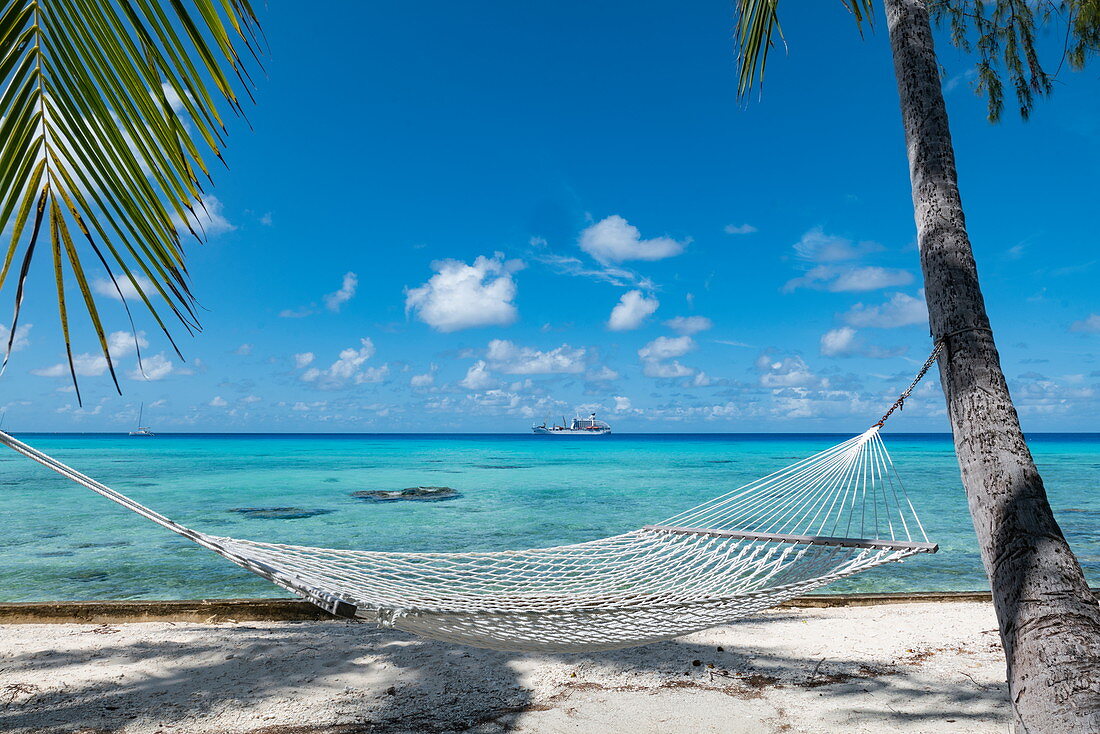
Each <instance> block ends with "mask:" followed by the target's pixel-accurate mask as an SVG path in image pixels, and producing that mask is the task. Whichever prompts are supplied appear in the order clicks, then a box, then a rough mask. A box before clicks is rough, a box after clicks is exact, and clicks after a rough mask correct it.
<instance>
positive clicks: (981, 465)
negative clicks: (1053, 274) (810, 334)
mask: <svg viewBox="0 0 1100 734" xmlns="http://www.w3.org/2000/svg"><path fill="white" fill-rule="evenodd" d="M885 5H886V16H887V22H888V25H889V29H890V44H891V47H892V50H893V56H894V71H895V74H896V76H897V83H898V94H899V95H900V97H901V111H902V121H903V124H904V126H905V138H906V143H907V148H908V155H909V174H910V178H911V181H912V186H913V208H914V211H915V217H916V223H917V242H918V245H919V247H920V261H921V268H922V269H923V271H924V283H925V297H926V298H927V301H928V316H929V322H930V325H931V329H932V334H933V335H934V336H935V337H936V338H941V337H945V336H946V337H947V342H946V346H945V349H944V352H943V356H941V358H940V380H941V383H942V385H943V391H944V396H945V397H946V398H947V410H948V416H949V418H950V420H951V429H952V431H953V433H954V437H955V451H956V453H957V455H958V458H959V466H960V468H961V471H962V482H963V486H964V487H965V488H966V494H967V499H968V501H969V503H970V514H971V516H972V517H973V520H974V529H975V531H976V532H977V535H978V542H979V544H980V545H981V551H982V561H983V562H984V564H985V568H986V572H987V573H988V574H989V579H990V583H991V585H992V590H993V603H994V605H995V607H996V610H997V619H998V622H999V624H1000V632H1001V642H1002V644H1003V645H1004V650H1005V657H1006V658H1007V661H1008V683H1009V692H1010V695H1011V699H1012V702H1013V705H1014V708H1015V713H1016V727H1017V731H1026V732H1043V733H1044V734H1047V733H1050V732H1086V731H1094V732H1100V606H1098V605H1097V601H1096V598H1095V597H1094V596H1093V595H1092V593H1091V592H1090V591H1089V588H1088V584H1087V583H1086V582H1085V577H1084V574H1083V573H1082V572H1081V566H1080V564H1078V562H1077V559H1076V558H1075V557H1074V555H1073V553H1072V552H1071V551H1070V548H1069V545H1068V544H1067V543H1066V540H1065V537H1064V536H1063V535H1062V531H1061V529H1060V528H1059V527H1058V523H1057V522H1056V521H1055V519H1054V514H1053V513H1052V512H1051V509H1050V503H1049V502H1048V501H1047V495H1046V490H1045V489H1044V487H1043V480H1042V478H1041V477H1040V476H1039V472H1038V471H1037V470H1036V468H1035V462H1034V461H1033V460H1032V457H1031V452H1030V451H1029V450H1028V447H1027V444H1026V443H1025V442H1024V435H1023V432H1022V431H1021V430H1020V421H1019V418H1018V416H1017V414H1016V409H1015V407H1014V406H1013V405H1012V398H1011V397H1010V396H1009V393H1008V385H1007V384H1006V383H1005V377H1004V373H1002V372H1001V365H1000V357H999V355H998V354H997V348H996V346H995V345H994V343H993V333H992V332H991V331H990V330H989V318H988V316H987V315H986V310H985V301H984V299H983V298H982V292H981V287H980V286H979V283H978V273H977V269H976V267H975V264H974V255H973V252H972V251H971V248H970V240H969V238H968V237H967V234H966V222H965V220H964V218H963V210H962V201H961V200H960V198H959V189H958V180H957V177H956V172H955V155H954V150H953V149H952V146H951V133H950V130H949V128H948V123H947V110H946V108H945V106H944V100H943V93H942V91H941V87H940V76H939V68H938V64H937V62H936V52H935V48H934V45H933V41H932V27H931V23H930V22H929V17H928V9H927V7H926V5H925V0H885Z"/></svg>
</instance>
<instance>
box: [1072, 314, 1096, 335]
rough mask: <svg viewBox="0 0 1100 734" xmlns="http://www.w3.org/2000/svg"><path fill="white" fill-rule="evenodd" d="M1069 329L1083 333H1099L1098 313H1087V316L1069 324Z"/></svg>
mask: <svg viewBox="0 0 1100 734" xmlns="http://www.w3.org/2000/svg"><path fill="white" fill-rule="evenodd" d="M1069 330H1070V331H1077V332H1081V333H1083V334H1100V314H1095V313H1093V314H1089V316H1088V318H1084V319H1081V320H1080V321H1074V322H1073V323H1072V324H1070V327H1069Z"/></svg>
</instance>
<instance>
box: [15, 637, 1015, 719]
mask: <svg viewBox="0 0 1100 734" xmlns="http://www.w3.org/2000/svg"><path fill="white" fill-rule="evenodd" d="M767 619H768V617H767V616H764V617H761V618H756V619H755V620H750V622H753V623H756V624H759V623H760V622H761V621H765V620H767ZM796 621H797V620H793V619H788V618H783V619H777V620H774V621H772V622H769V625H771V624H779V625H781V627H780V631H781V632H784V631H785V628H784V627H782V625H785V624H788V623H789V624H791V625H793V624H795V623H796ZM196 628H197V626H196V625H186V624H180V625H176V626H166V625H120V626H118V627H113V628H112V627H100V628H92V627H90V626H87V625H83V626H69V625H51V626H36V627H34V629H35V630H36V635H39V636H40V637H39V639H38V640H37V641H36V642H37V644H28V645H15V646H14V648H13V647H10V646H9V647H8V649H7V650H0V731H4V732H13V731H16V732H17V731H34V732H54V731H66V732H72V731H81V732H89V731H90V732H111V731H115V730H118V729H122V728H123V727H134V730H135V731H150V732H153V731H158V730H159V729H160V728H161V727H163V728H164V730H165V731H167V730H174V731H187V732H198V731H212V730H213V731H218V730H220V731H233V732H241V731H251V732H257V731H259V732H265V733H267V734H276V733H278V734H306V733H308V734H314V733H320V732H327V733H332V734H350V733H351V732H371V733H377V732H501V731H511V730H513V729H515V728H516V727H517V726H518V725H519V719H520V717H521V716H524V717H531V716H535V717H537V716H538V715H539V714H538V713H537V712H551V711H553V710H554V709H558V710H559V711H558V713H559V714H560V716H561V717H562V718H561V719H560V721H561V722H568V721H569V718H568V717H569V716H571V715H574V713H575V709H576V706H579V705H581V704H580V703H578V701H581V700H582V699H587V700H588V701H589V702H592V701H593V699H597V700H596V701H595V702H594V703H593V704H592V705H596V706H600V705H603V704H604V703H605V702H606V699H608V698H609V697H613V696H615V695H622V694H629V693H632V692H633V693H638V694H641V695H645V696H648V698H647V699H646V700H650V701H652V702H653V704H652V705H653V706H657V707H660V706H668V705H672V704H671V703H670V702H668V701H664V699H663V698H662V696H665V695H673V694H675V695H678V696H689V697H691V698H689V699H687V700H686V701H685V700H684V699H677V700H678V701H679V703H676V704H674V705H677V706H679V707H680V708H685V707H686V708H692V703H691V702H692V701H694V700H697V699H696V698H695V697H701V698H700V699H698V700H699V704H700V705H701V706H704V705H705V706H707V707H708V709H709V713H708V714H707V716H712V717H713V719H711V720H713V721H714V724H715V727H716V728H713V729H709V728H705V729H703V730H704V731H706V730H711V731H723V730H726V731H733V730H740V729H729V728H726V729H724V728H723V726H722V722H723V721H725V722H726V723H727V724H729V723H731V722H732V719H730V718H729V715H733V713H735V712H737V711H741V713H742V714H746V715H748V716H750V717H752V718H753V720H754V721H756V722H761V718H760V717H767V718H768V719H769V722H768V723H767V725H766V726H765V725H764V723H763V722H761V728H760V729H759V731H773V730H774V731H784V730H786V731H803V730H804V729H803V728H802V727H801V726H800V725H799V724H798V723H797V722H794V723H791V722H790V720H789V719H788V720H787V723H784V717H785V716H786V715H787V712H786V711H785V707H787V705H788V703H791V702H797V700H798V699H800V698H801V699H804V702H805V703H807V705H811V706H812V705H815V703H814V702H815V701H816V702H817V703H816V705H819V706H820V705H825V704H823V702H827V706H828V708H829V709H830V711H831V712H832V713H831V714H830V715H831V716H834V717H836V716H839V717H841V718H844V717H849V718H850V717H858V718H859V720H860V721H861V723H865V724H866V725H867V726H868V727H869V728H868V731H892V730H895V729H897V728H905V727H909V729H908V730H913V731H921V730H923V727H922V726H921V722H922V721H923V720H925V719H927V720H928V721H929V722H931V721H932V720H936V721H940V722H942V721H943V720H944V717H945V714H944V712H950V713H949V714H947V715H948V716H949V717H950V718H951V719H953V720H955V721H956V722H957V728H958V730H960V731H961V730H964V729H970V727H969V726H968V720H970V719H974V720H978V719H983V720H987V721H988V720H989V719H990V718H998V716H999V712H1002V711H1003V710H1004V708H1005V694H1004V691H1003V686H995V685H988V684H984V685H983V684H982V683H980V682H979V681H978V680H977V679H973V678H972V679H971V680H969V681H968V680H967V679H966V678H964V677H962V676H958V684H957V685H953V686H950V687H946V688H945V687H944V686H942V685H940V686H935V685H930V684H929V680H930V679H929V678H928V676H926V675H925V670H924V667H925V664H926V663H927V661H928V660H929V658H931V657H933V656H935V655H936V654H937V652H936V651H931V650H921V651H913V650H910V651H907V655H908V657H905V658H903V659H898V660H879V659H868V658H866V657H865V658H863V659H859V660H855V659H837V658H832V657H828V658H823V659H820V660H817V659H804V658H798V657H792V656H789V655H783V654H780V653H778V652H776V651H775V650H772V651H769V650H768V649H767V648H763V649H762V648H761V646H759V645H757V646H755V647H754V648H753V649H748V648H739V647H738V646H737V645H736V640H737V639H738V637H739V635H738V634H737V626H736V625H734V626H731V627H725V628H722V629H721V630H718V631H713V632H710V633H704V634H705V635H706V637H705V638H703V641H702V642H697V641H696V639H697V638H699V637H700V636H698V635H697V636H693V637H690V638H687V639H685V640H680V641H672V642H665V643H659V644H655V645H650V646H648V647H644V648H635V649H631V650H622V651H613V652H599V653H591V654H569V655H538V656H535V655H522V654H515V653H496V652H489V651H483V650H473V649H470V648H464V647H458V646H454V645H448V644H443V643H435V642H430V641H423V640H419V639H415V638H412V637H410V636H407V635H404V634H402V633H396V632H388V631H380V630H376V629H374V628H373V627H370V626H368V625H362V624H356V623H345V622H301V623H277V624H266V623H242V624H228V625H218V626H214V627H205V628H203V629H205V630H206V632H204V633H203V634H202V636H201V637H200V636H198V635H196V633H195V630H196ZM9 629H12V628H9ZM25 629H29V628H25ZM790 631H791V632H792V633H795V628H794V627H792V628H791V630H790ZM96 632H98V633H99V634H98V635H97V634H95V633H96ZM46 636H49V637H48V638H47V637H46ZM69 636H71V639H63V638H66V637H69ZM47 639H48V640H53V643H52V644H51V643H50V642H48V641H45V640H47ZM710 640H715V641H716V643H717V644H705V643H707V642H709V641H710ZM723 640H725V643H724V644H723V642H722V641H723ZM857 647H858V645H857ZM957 652H959V651H957V650H954V651H951V650H948V651H940V653H939V654H947V655H950V654H952V653H957ZM963 675H966V674H965V673H964V674H963ZM307 690H308V691H309V695H308V696H307V695H305V692H306V691H307ZM703 699H705V701H704V700H703ZM773 699H775V700H773ZM715 700H718V701H720V702H722V701H724V702H726V703H719V704H715V703H714V701H715ZM796 705H797V704H796ZM716 706H717V708H718V709H719V710H715V709H716ZM727 706H728V707H730V710H729V712H726V711H725V709H726V707H727ZM667 713H668V714H669V715H670V716H676V715H677V712H675V711H668V712H667ZM727 714H728V715H727ZM723 717H725V718H723ZM287 722H296V723H295V724H294V725H288V724H287ZM619 723H620V724H621V726H620V727H618V728H616V727H615V726H611V727H610V728H606V727H605V728H604V729H603V731H634V732H639V733H640V732H645V731H658V730H663V731H668V730H669V729H668V728H664V727H657V726H656V725H654V724H650V725H647V724H646V723H645V722H642V723H641V725H640V726H635V727H633V728H632V727H631V726H630V725H629V722H627V721H625V720H620V721H619ZM528 726H530V727H531V728H529V729H527V728H526V727H528ZM784 727H787V728H784ZM521 728H524V730H529V731H559V730H562V728H561V727H557V726H550V725H549V724H547V726H546V727H545V728H542V727H539V726H537V725H535V724H532V723H531V720H530V719H526V720H525V726H524V727H521ZM1002 728H1003V727H1002ZM580 730H583V729H580ZM753 730H754V731H755V730H757V729H753ZM826 730H827V729H826ZM970 730H973V729H970Z"/></svg>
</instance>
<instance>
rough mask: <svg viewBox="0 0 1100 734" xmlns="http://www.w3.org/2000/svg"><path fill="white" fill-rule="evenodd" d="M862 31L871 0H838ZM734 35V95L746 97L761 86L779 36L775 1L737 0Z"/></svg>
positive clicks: (869, 18) (871, 14) (871, 15)
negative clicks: (735, 54)
mask: <svg viewBox="0 0 1100 734" xmlns="http://www.w3.org/2000/svg"><path fill="white" fill-rule="evenodd" d="M840 2H841V4H842V5H844V7H845V8H847V9H848V12H850V13H851V14H852V17H853V18H855V21H856V26H857V27H858V28H859V31H860V33H861V34H862V33H863V26H864V24H866V25H868V26H873V25H874V20H875V4H874V0H840ZM736 7H737V10H736V13H737V19H736V23H735V26H734V28H735V31H734V38H735V42H736V44H737V95H738V96H739V97H740V98H741V99H746V98H747V96H748V94H749V92H751V91H752V88H753V87H754V86H757V87H759V86H763V84H764V68H765V66H767V63H768V52H769V51H770V50H771V48H772V45H773V44H774V43H775V40H774V37H775V36H779V39H780V40H782V39H783V29H782V27H781V26H780V24H779V0H737V6H736Z"/></svg>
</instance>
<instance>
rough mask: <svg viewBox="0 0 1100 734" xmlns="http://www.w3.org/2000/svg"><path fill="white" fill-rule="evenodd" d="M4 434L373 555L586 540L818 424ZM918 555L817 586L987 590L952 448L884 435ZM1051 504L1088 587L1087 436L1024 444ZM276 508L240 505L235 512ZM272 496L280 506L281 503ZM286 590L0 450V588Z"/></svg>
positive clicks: (739, 477)
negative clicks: (398, 495) (406, 495)
mask: <svg viewBox="0 0 1100 734" xmlns="http://www.w3.org/2000/svg"><path fill="white" fill-rule="evenodd" d="M20 438H21V439H22V440H24V441H26V442H28V443H30V444H31V445H33V446H35V447H37V448H40V449H42V450H44V451H46V452H47V453H50V454H53V455H54V456H56V457H57V458H59V459H61V460H62V461H64V462H66V463H68V464H69V465H70V466H73V467H75V468H77V469H79V470H81V471H83V472H85V473H86V474H89V475H91V476H93V477H95V478H97V479H99V480H100V481H102V482H104V483H105V484H107V485H108V486H111V487H114V488H115V489H117V490H119V491H121V492H123V493H125V494H128V495H130V496H132V497H134V498H135V499H137V500H138V501H139V502H142V503H143V504H146V505H148V506H150V507H152V508H153V509H155V510H158V511H159V512H161V513H163V514H165V515H167V516H169V517H171V518H173V519H175V520H178V521H180V522H182V523H184V524H185V525H189V526H191V527H193V528H195V529H198V530H202V531H206V532H209V533H213V534H217V535H231V536H236V537H241V538H248V539H252V540H263V541H273V542H285V543H294V544H299V545H319V546H328V547H333V548H356V549H372V550H382V551H386V550H422V551H428V550H432V551H456V550H492V549H505V548H524V547H535V546H545V545H556V544H561V543H573V542H578V541H584V540H591V539H594V538H599V537H602V536H606V535H612V534H615V533H620V532H624V531H627V530H631V529H633V528H636V527H638V526H640V525H644V524H646V523H650V522H656V521H659V520H661V519H664V518H665V517H668V516H670V515H672V514H675V513H676V512H678V511H680V510H682V509H685V508H688V507H691V506H693V505H695V504H697V503H699V502H701V501H703V500H705V499H707V498H709V497H713V496H715V495H718V494H722V493H724V492H727V491H729V490H731V489H734V488H736V487H738V486H739V485H741V484H744V483H745V482H747V481H749V480H752V479H755V478H757V477H760V476H763V475H765V474H768V473H770V472H772V471H775V470H776V469H779V468H782V467H783V466H785V465H787V464H790V463H792V462H793V461H796V460H798V459H801V458H804V457H806V456H808V455H810V454H812V453H815V452H817V451H820V450H822V449H824V448H827V447H829V446H831V445H833V444H835V443H838V442H839V441H841V440H843V439H846V438H848V436H846V435H845V436H834V435H823V434H803V435H779V434H763V435H751V434H701V435H666V434H661V435H638V434H634V435H613V436H608V437H603V438H579V439H566V438H558V437H552V438H546V437H537V436H532V435H453V434H449V435H422V434H421V435H209V434H204V435H161V436H158V437H156V438H150V439H146V438H129V437H126V436H116V435H60V434H48V435H46V434H38V435H34V434H23V435H21V436H20ZM884 439H885V441H886V444H887V446H888V447H889V449H890V451H891V453H892V455H893V457H894V461H895V463H896V465H897V469H898V472H899V474H900V475H901V478H902V480H903V481H904V483H905V485H906V488H907V490H908V493H909V496H910V498H911V499H912V501H913V503H914V504H915V505H916V507H917V511H918V513H919V514H920V516H921V519H922V520H923V522H924V525H925V528H926V530H927V532H928V536H929V538H930V539H932V540H933V541H935V542H938V543H939V544H940V548H941V550H940V552H939V553H938V554H936V555H933V556H927V555H920V556H917V557H915V558H912V559H910V560H908V561H906V562H905V563H902V564H892V565H889V566H885V567H881V568H878V569H874V570H872V571H870V572H868V573H865V574H862V575H859V576H856V577H853V578H851V579H846V580H843V581H841V582H838V583H836V584H833V585H832V586H830V587H829V588H828V591H835V592H840V591H904V590H969V589H984V588H987V581H986V579H985V575H984V573H983V571H982V568H981V562H980V560H979V557H978V549H977V546H976V543H975V539H974V532H973V529H972V527H971V524H970V516H969V514H968V513H967V506H966V499H965V497H964V495H963V491H962V488H961V485H960V482H959V475H958V469H957V467H956V464H955V457H954V454H953V452H952V448H951V443H950V440H949V438H948V437H947V436H944V435H915V434H902V435H890V434H884ZM1029 441H1030V443H1031V447H1032V451H1033V452H1034V454H1035V458H1036V460H1037V461H1038V464H1039V468H1040V470H1041V471H1042V473H1043V476H1044V478H1045V479H1046V482H1047V488H1048V491H1049V493H1050V499H1051V504H1052V505H1053V506H1054V511H1055V514H1056V515H1057V517H1058V520H1059V522H1060V523H1061V525H1062V528H1063V530H1064V531H1065V533H1066V535H1067V536H1068V538H1069V541H1070V544H1071V545H1072V547H1073V549H1074V551H1075V552H1076V553H1077V557H1078V558H1079V559H1080V561H1081V563H1082V565H1083V566H1084V568H1085V572H1086V574H1087V575H1088V577H1089V580H1090V582H1091V583H1092V584H1093V585H1094V586H1095V585H1100V492H1098V491H1097V490H1098V479H1100V434H1039V435H1034V436H1030V437H1029ZM417 485H432V486H447V487H452V488H454V489H456V490H457V491H458V492H459V493H460V496H459V497H457V498H455V499H452V500H449V501H443V502H394V503H386V504H378V503H370V502H367V501H364V500H362V499H357V498H355V497H352V496H351V495H352V493H353V492H356V491H361V490H379V489H401V488H403V487H410V486H417ZM249 508H252V509H261V510H263V509H271V508H282V509H280V510H279V511H278V512H274V513H272V512H260V513H242V512H240V510H242V509H249ZM288 508H289V509H288ZM265 596H285V594H284V593H283V592H282V591H281V590H279V589H278V588H276V587H274V586H271V585H270V584H268V583H267V582H265V581H263V580H261V579H259V578H257V577H254V576H252V575H250V574H248V573H247V572H245V571H243V570H240V569H238V568H237V567H235V566H233V565H232V564H230V563H229V562H227V561H224V560H222V559H220V558H218V557H217V556H215V555H213V554H211V553H209V552H208V551H205V550H202V549H200V548H198V547H196V546H193V545H191V544H189V543H188V542H186V541H184V540H182V539H180V538H178V537H176V536H175V535H173V534H171V533H169V532H167V531H165V530H163V529H161V528H159V527H157V526H155V525H153V524H151V523H149V522H148V521H146V520H143V519H141V518H140V517H138V516H136V515H134V514H132V513H130V512H128V511H126V510H123V509H122V508H121V507H119V506H117V505H115V504H113V503H111V502H109V501H108V500H106V499H104V498H102V497H99V496H98V495H95V494H93V493H91V492H89V491H88V490H86V489H83V488H81V487H78V486H76V485H74V484H72V483H70V482H68V481H66V480H64V479H62V478H60V477H58V476H56V475H55V474H53V473H52V472H49V471H47V470H46V469H44V468H42V467H40V466H38V465H37V464H34V463H32V462H31V461H29V460H28V459H25V458H23V457H21V456H18V455H16V454H15V453H13V452H10V451H8V450H7V449H0V601H36V600H62V599H70V600H79V599H186V598H199V597H265Z"/></svg>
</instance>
